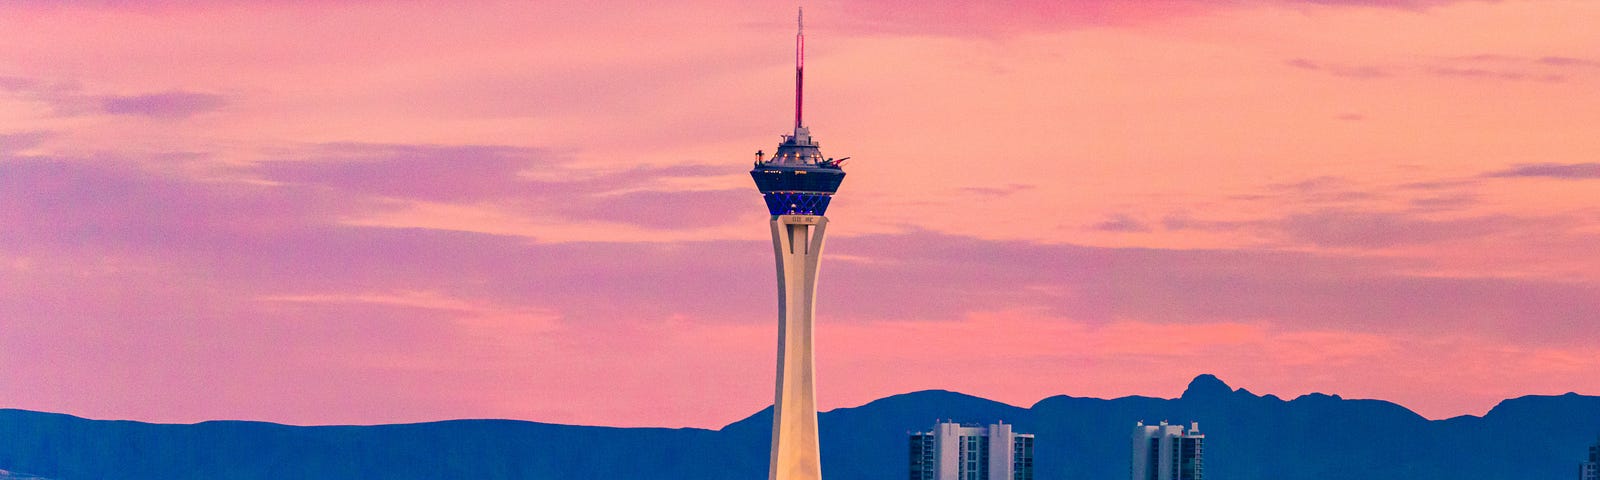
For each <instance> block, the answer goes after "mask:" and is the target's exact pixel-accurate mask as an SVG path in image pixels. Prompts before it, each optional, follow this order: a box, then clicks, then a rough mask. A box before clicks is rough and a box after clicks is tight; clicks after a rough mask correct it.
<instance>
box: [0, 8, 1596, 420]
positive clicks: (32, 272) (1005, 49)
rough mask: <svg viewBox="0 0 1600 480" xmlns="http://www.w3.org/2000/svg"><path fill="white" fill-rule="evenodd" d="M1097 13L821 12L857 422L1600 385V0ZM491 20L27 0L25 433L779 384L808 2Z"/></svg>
mask: <svg viewBox="0 0 1600 480" xmlns="http://www.w3.org/2000/svg"><path fill="white" fill-rule="evenodd" d="M1069 3H1071V4H1070V5H1065V6H1062V5H1057V2H1037V3H1028V2H1023V3H1019V4H1016V5H1014V6H1013V8H1009V9H999V8H985V7H984V6H982V5H976V6H974V5H971V4H967V3H963V2H931V3H919V4H918V5H919V6H918V8H909V7H907V6H906V5H905V4H900V3H896V2H873V1H869V2H848V3H847V2H822V3H817V4H814V5H807V9H806V10H807V14H808V16H811V17H812V19H813V22H811V26H812V28H814V29H816V31H817V32H819V33H818V34H817V35H815V37H814V38H816V39H817V40H815V41H813V43H812V44H811V45H810V47H811V49H810V50H811V52H810V53H811V60H812V64H813V65H826V68H820V67H819V68H817V69H816V70H814V74H813V75H811V76H809V77H808V79H807V80H808V83H810V84H811V85H812V86H813V87H814V88H812V89H811V92H812V94H810V95H807V99H806V104H807V110H806V113H807V118H808V123H811V124H813V125H815V126H816V127H817V128H816V131H815V134H816V135H817V136H818V137H819V138H825V139H828V141H829V142H830V143H829V145H828V148H829V151H830V152H835V153H836V154H839V155H850V156H853V157H855V158H856V159H857V160H852V163H851V164H850V166H849V168H850V172H851V187H850V188H851V191H850V195H849V196H847V197H843V198H840V199H839V200H838V202H837V203H838V204H839V205H835V207H834V208H836V209H837V213H836V214H835V215H831V217H833V220H834V221H836V222H838V223H839V224H840V225H849V226H850V227H849V228H848V229H838V230H835V231H833V232H830V235H829V236H830V238H829V245H828V249H829V256H830V257H829V266H828V272H829V273H828V281H826V282H822V284H821V285H820V286H819V289H820V292H819V297H820V300H819V305H818V309H820V310H821V311H822V312H825V313H824V315H825V317H826V320H825V321H823V322H819V324H818V329H817V332H816V335H817V344H818V349H819V351H823V352H826V353H825V354H823V355H819V356H818V358H817V370H818V376H819V377H820V378H825V379H826V382H824V383H823V384H821V386H820V388H819V390H818V392H817V394H818V397H817V400H818V407H820V408H821V409H824V410H826V409H831V408H837V407H845V406H854V405H859V404H862V403H865V402H867V401H870V400H872V399H876V398H881V397H885V396H888V395H893V394H897V393H903V392H908V391H916V390H925V389H945V390H955V391H961V392H965V393H969V394H973V395H978V396H982V397H985V398H991V399H996V400H1000V401H1004V402H1008V403H1011V404H1016V405H1028V404H1031V403H1033V402H1035V401H1037V400H1039V399H1041V398H1045V397H1047V396H1051V395H1056V394H1070V395H1075V396H1093V397H1103V398H1110V397H1119V396H1125V395H1149V396H1165V397H1171V396H1175V395H1176V394H1177V393H1178V392H1179V388H1178V387H1179V386H1181V385H1183V384H1184V382H1185V381H1186V380H1187V379H1188V378H1191V377H1193V376H1194V375H1196V374H1200V373H1215V374H1217V375H1219V376H1222V377H1224V378H1228V379H1229V380H1230V381H1231V382H1234V383H1235V384H1236V385H1239V386H1243V387H1246V388H1249V389H1250V390H1251V391H1253V392H1256V393H1261V394H1266V393H1272V394H1276V395H1278V396H1281V397H1285V398H1292V397H1294V396H1298V395H1301V394H1305V393H1309V392H1314V391H1320V392H1327V393H1338V394H1341V395H1343V396H1345V397H1351V398H1380V399H1385V400H1390V401H1394V402H1397V403H1399V404H1401V405H1404V406H1406V407H1408V408H1411V409H1413V410H1416V411H1417V412H1418V413H1420V414H1422V415H1424V416H1427V417H1429V418H1436V419H1437V418H1448V417H1452V416H1456V415H1463V414H1473V415H1481V414H1483V413H1484V412H1485V411H1487V410H1488V409H1489V408H1490V407H1492V406H1494V404H1495V403H1496V402H1498V401H1499V400H1501V399H1505V398H1512V397H1517V396H1521V395H1526V394H1560V393H1564V392H1568V391H1575V392H1579V393H1584V394H1589V395H1594V394H1600V376H1597V375H1594V372H1597V371H1600V347H1597V346H1596V345H1594V342H1592V340H1589V339H1592V338H1595V337H1596V336H1600V322H1596V321H1595V320H1596V319H1597V318H1596V315H1597V312H1600V276H1597V275H1600V274H1597V273H1596V272H1600V254H1596V253H1594V248H1593V247H1594V245H1596V244H1600V209H1597V208H1596V207H1595V206H1594V205H1593V204H1594V202H1593V199H1594V198H1596V197H1595V193H1596V192H1597V191H1600V163H1596V160H1595V158H1596V156H1595V154H1596V153H1597V152H1600V131H1596V130H1597V129H1600V124H1597V123H1596V122H1594V121H1593V120H1594V118H1595V117H1594V115H1595V114H1594V112H1596V111H1600V88H1596V87H1600V56H1597V55H1596V54H1595V53H1593V48H1592V46H1593V45H1596V44H1600V32H1597V31H1595V29H1594V28H1592V25H1593V24H1594V22H1595V21H1596V20H1600V4H1596V3H1594V2H1585V1H1581V0H1575V1H1560V0H1549V1H1544V0H1536V1H1526V2H1482V1H1473V0H1461V1H1445V0H1437V1H1433V0H1428V1H1424V0H1415V1H1412V0H1394V1H1384V0H1360V1H1357V0H1350V1H1326V0H1316V1H1313V0H1305V1H1291V0H1281V1H1271V0H1252V1H1243V2H1232V3H1229V4H1228V5H1216V4H1215V3H1216V2H1198V1H1184V0H1148V1H1137V2H1069ZM451 5H453V4H448V3H442V2H414V3H406V4H400V5H394V4H384V3H351V4H337V5H334V4H324V3H319V2H230V3H229V4H226V5H215V4H210V3H208V2H189V1H167V2H155V3H144V2H116V1H106V2H89V3H80V4H69V5H61V4H58V3H57V2H36V1H22V2H6V3H5V4H4V5H0V31H5V32H7V35H6V38H5V39H3V40H0V318H3V319H4V320H3V322H4V323H0V371H4V372H6V373H5V374H4V375H3V376H0V398H6V399H7V403H6V404H4V405H0V408H20V409H29V410H41V411H57V412H64V413H70V414H74V415H81V416H86V417H90V418H115V419H133V420H146V421H158V422H195V421H202V420H209V419H249V420H265V421H275V422H285V423H295V424H342V423H363V424H366V423H392V422H410V421H427V420H439V419H448V418H485V417H493V418H515V419H526V420H535V421H542V422H554V423H573V424H593V425H618V426H638V425H657V426H700V427H709V426H720V425H723V424H726V423H728V422H730V421H733V420H736V419H739V418H744V417H746V416H747V415H749V414H750V413H751V412H754V411H758V410H760V409H761V408H764V407H765V406H767V405H769V404H770V402H771V395H770V392H769V391H767V390H765V388H764V387H758V386H765V385H770V383H768V382H770V381H771V380H772V379H773V377H772V371H771V366H772V365H771V359H772V358H773V356H774V353H775V352H774V350H773V348H774V345H773V342H771V336H772V334H773V329H772V322H771V318H772V308H771V292H770V290H771V288H772V284H771V281H772V279H771V275H772V272H771V270H770V269H769V267H768V265H770V264H769V263H766V262H770V261H771V258H770V257H767V256H766V255H767V246H766V245H765V244H766V242H767V240H768V239H767V238H765V232H764V231H763V230H764V229H762V228H761V227H760V225H761V223H762V221H763V220H764V219H765V217H766V216H767V214H768V212H765V211H763V210H762V209H761V208H760V206H759V204H758V200H757V198H758V197H759V195H757V194H755V193H754V192H752V191H750V189H749V179H748V177H747V176H746V175H745V172H746V171H747V170H746V167H747V163H746V162H748V160H747V158H748V157H747V156H748V155H749V154H751V153H752V151H753V150H754V149H756V148H762V147H768V146H770V145H771V142H772V140H773V137H772V134H774V133H776V132H777V131H778V129H776V128H775V127H778V126H782V125H784V124H785V123H786V122H787V120H788V112H789V103H790V102H791V101H792V99H791V98H790V97H789V92H788V91H787V90H786V89H784V88H777V87H775V86H779V85H786V84H787V82H788V81H789V75H791V74H792V70H791V69H792V66H791V65H790V61H791V59H790V58H789V56H788V49H789V48H790V47H789V45H790V44H789V39H790V38H792V35H793V30H792V26H793V24H792V21H790V20H789V18H788V15H789V14H791V13H792V10H793V5H788V4H783V5H778V4H745V3H740V2H716V1H712V2H696V3H686V4H682V5H676V6H671V7H666V6H661V7H651V6H637V5H626V6H619V5H620V4H608V3H604V2H600V3H595V2H589V3H554V4H546V5H540V6H532V5H511V4H493V5H484V6H481V7H480V8H475V9H464V8H454V7H451ZM824 39H825V40H824ZM912 242H916V244H918V245H921V247H920V248H919V249H918V251H916V252H912V251H908V250H907V249H906V248H905V246H906V245H910V244H912ZM971 345H994V346H997V347H999V348H992V349H972V348H970V346H971ZM930 350H932V351H960V352H969V351H970V352H971V353H969V354H966V356H963V357H961V358H954V357H947V356H937V355H927V354H926V352H927V351H930Z"/></svg>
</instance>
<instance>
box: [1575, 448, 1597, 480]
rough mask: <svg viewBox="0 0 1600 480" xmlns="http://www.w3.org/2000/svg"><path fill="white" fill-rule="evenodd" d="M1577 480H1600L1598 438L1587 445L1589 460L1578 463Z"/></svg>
mask: <svg viewBox="0 0 1600 480" xmlns="http://www.w3.org/2000/svg"><path fill="white" fill-rule="evenodd" d="M1578 480H1600V440H1596V441H1595V443H1594V445H1593V446H1590V447H1589V461H1587V462H1583V463H1580V464H1578Z"/></svg>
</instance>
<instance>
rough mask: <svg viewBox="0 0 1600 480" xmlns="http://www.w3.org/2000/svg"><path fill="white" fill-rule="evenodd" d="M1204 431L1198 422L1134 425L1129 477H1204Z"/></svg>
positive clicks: (1173, 479)
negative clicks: (1184, 424)
mask: <svg viewBox="0 0 1600 480" xmlns="http://www.w3.org/2000/svg"><path fill="white" fill-rule="evenodd" d="M1205 439H1206V436H1205V434H1202V433H1200V423H1198V422H1196V423H1191V424H1189V428H1188V429H1187V430H1186V429H1184V428H1183V426H1182V425H1168V424H1167V422H1164V421H1163V422H1161V424H1160V425H1145V424H1144V422H1139V424H1138V425H1135V426H1134V427H1133V458H1132V467H1131V468H1129V471H1130V473H1129V478H1130V479H1131V480H1204V479H1205V477H1204V475H1203V474H1202V470H1203V468H1202V467H1203V466H1204V464H1203V463H1202V462H1201V454H1202V453H1204V449H1203V448H1202V445H1203V444H1204V443H1205Z"/></svg>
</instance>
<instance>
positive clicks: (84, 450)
mask: <svg viewBox="0 0 1600 480" xmlns="http://www.w3.org/2000/svg"><path fill="white" fill-rule="evenodd" d="M940 419H952V420H955V421H960V422H974V423H993V422H1000V421H1003V422H1006V423H1010V424H1014V425H1015V428H1016V429H1017V430H1018V431H1020V432H1026V433H1034V434H1036V435H1037V440H1036V444H1035V456H1036V460H1035V468H1036V469H1037V470H1036V471H1037V478H1039V479H1040V480H1055V479H1060V480H1080V479H1081V480H1089V479H1118V478H1123V477H1125V476H1126V475H1127V471H1128V470H1127V469H1128V459H1129V451H1128V449H1129V435H1130V434H1131V432H1132V429H1133V425H1134V423H1135V422H1138V421H1145V422H1158V421H1163V420H1165V421H1169V422H1172V423H1177V424H1188V423H1189V422H1199V423H1200V427H1201V431H1202V432H1204V433H1205V434H1206V451H1205V456H1206V461H1205V462H1206V474H1207V476H1208V477H1210V478H1213V479H1222V480H1267V479H1290V480H1293V479H1307V480H1309V479H1327V478H1360V479H1369V480H1389V479H1393V480H1402V479H1404V480H1428V479H1441V480H1442V479H1464V478H1470V479H1552V480H1557V479H1565V478H1570V477H1571V476H1572V473H1573V471H1574V470H1575V468H1576V465H1577V463H1578V462H1579V461H1581V460H1582V459H1583V455H1584V452H1585V451H1586V450H1585V449H1586V447H1587V446H1588V445H1589V443H1590V442H1593V441H1594V439H1595V436H1596V434H1597V433H1600V397H1593V396H1583V395H1577V394H1572V393H1569V394H1566V395H1559V396H1526V397H1521V398H1516V399H1510V400H1506V401H1503V402H1501V403H1500V404H1499V405H1498V406H1496V407H1495V408H1494V409H1492V410H1490V411H1489V412H1488V413H1487V414H1485V415H1484V416H1482V417H1475V416H1461V417H1455V418H1451V419H1446V420H1428V419H1425V418H1423V417H1421V416H1419V415H1417V414H1416V413H1413V412H1411V411H1410V410H1407V409H1406V408H1404V407H1401V406H1399V405H1396V404H1393V403H1389V402H1385V401H1381V400H1352V399H1345V398H1341V397H1340V396H1338V395H1325V394H1320V393H1314V394H1309V395H1304V396H1301V397H1299V398H1295V399H1292V400H1283V399H1280V398H1278V397H1276V396H1273V395H1265V396H1258V395H1255V394H1253V393H1251V392H1249V391H1248V390H1245V389H1233V388H1231V387H1229V386H1228V384H1227V383H1224V382H1223V381H1222V380H1221V379H1218V378H1217V377H1215V376H1212V375H1201V376H1199V377H1196V378H1195V379H1194V381H1192V382H1190V384H1189V387H1188V388H1187V389H1186V390H1185V391H1184V392H1183V395H1182V396H1180V397H1178V398H1176V399H1163V398H1151V397H1140V396H1132V397H1123V398H1117V399H1109V400H1107V399H1097V398H1077V397H1070V396H1055V397H1050V398H1046V399H1043V400H1040V401H1039V402H1038V403H1036V404H1034V405H1033V406H1032V407H1029V408H1022V407H1017V406H1012V405H1007V404H1004V403H1000V402H995V401H991V400H987V399H983V398H978V397H974V396H971V395H965V394H961V393H956V392H949V391H943V390H928V391H921V392H913V393H907V394H902V395H895V396H891V397H887V398H883V399H880V400H876V401H873V402H871V403H868V404H866V405H862V406H859V407H852V408H841V409H837V410H832V411H829V412H825V413H823V414H822V415H821V417H820V422H821V424H820V432H821V435H822V456H823V459H822V461H823V474H824V475H826V476H827V477H828V478H830V479H834V480H868V479H871V480H883V479H897V478H905V477H906V476H907V464H906V457H907V453H908V452H907V446H906V443H907V442H906V434H907V433H908V432H911V431H916V430H925V429H928V428H930V427H932V425H933V423H934V422H935V421H938V420H940ZM771 425H772V410H771V408H770V407H769V408H767V409H765V410H762V411H760V412H757V413H755V414H754V415H751V416H750V417H748V418H745V419H743V420H740V421H737V422H734V423H732V424H729V425H727V426H726V427H723V428H722V429H720V430H707V429H696V428H681V429H666V428H612V427H589V426H571V425H555V424H546V423H535V422H523V421H511V420H453V421H445V422H432V423H417V424H403V425H375V426H317V427H297V426H288V425H279V424H272V423H262V422H241V421H215V422H202V423H197V424H192V425H170V424H151V423H142V422H129V421H106V420H87V419H83V418H78V417H73V416H69V415H62V414H56V413H41V412H30V411H24V410H0V478H19V479H20V478H27V479H36V478H46V479H54V480H67V479H80V478H97V479H153V478H160V479H212V478H231V479H281V478H313V479H314V478H329V479H336V478H337V479H345V478H395V479H411V478H416V479H432V478H474V479H514V478H528V479H660V480H720V479H728V480H733V479H741V480H748V479H752V478H762V477H764V476H765V475H766V473H767V472H766V470H767V453H768V452H767V449H768V448H769V441H770V437H769V435H770V429H771ZM14 472H27V473H26V474H21V473H14Z"/></svg>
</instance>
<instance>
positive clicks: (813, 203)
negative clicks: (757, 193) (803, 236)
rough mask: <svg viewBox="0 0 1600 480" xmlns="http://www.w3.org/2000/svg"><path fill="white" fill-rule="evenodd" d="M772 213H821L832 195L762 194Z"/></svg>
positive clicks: (805, 193)
mask: <svg viewBox="0 0 1600 480" xmlns="http://www.w3.org/2000/svg"><path fill="white" fill-rule="evenodd" d="M764 196H765V197H766V199H767V211H768V212H770V213H772V214H773V215H823V214H824V212H826V211H827V210H828V201H829V200H831V199H833V196H832V195H827V194H822V193H809V192H772V193H768V194H765V195H764Z"/></svg>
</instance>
